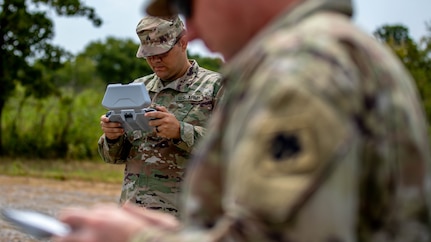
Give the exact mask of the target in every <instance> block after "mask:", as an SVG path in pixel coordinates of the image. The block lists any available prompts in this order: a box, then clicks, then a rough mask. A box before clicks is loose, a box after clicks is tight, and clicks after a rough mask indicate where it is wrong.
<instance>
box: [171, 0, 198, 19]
mask: <svg viewBox="0 0 431 242" xmlns="http://www.w3.org/2000/svg"><path fill="white" fill-rule="evenodd" d="M171 2H172V5H173V6H174V7H175V8H176V9H177V10H178V13H179V14H182V15H184V17H185V18H186V19H188V18H191V17H192V11H193V9H192V5H193V2H192V0H172V1H171Z"/></svg>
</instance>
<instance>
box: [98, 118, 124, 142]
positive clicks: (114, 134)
mask: <svg viewBox="0 0 431 242" xmlns="http://www.w3.org/2000/svg"><path fill="white" fill-rule="evenodd" d="M100 127H101V128H102V131H103V133H104V134H105V137H106V138H108V139H112V140H115V139H118V138H119V137H120V136H122V135H123V134H124V129H123V128H122V127H121V123H119V122H109V118H107V117H106V115H102V116H101V117H100Z"/></svg>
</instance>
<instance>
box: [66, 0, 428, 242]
mask: <svg viewBox="0 0 431 242" xmlns="http://www.w3.org/2000/svg"><path fill="white" fill-rule="evenodd" d="M193 2H194V3H195V4H193V5H187V3H193ZM163 4H173V6H169V7H166V6H165V7H164V8H162V7H163ZM175 9H178V10H179V11H181V12H182V13H183V14H185V15H186V17H187V27H188V30H189V31H190V32H191V33H195V34H196V35H191V36H190V37H191V38H194V37H201V38H202V39H203V40H204V42H205V43H206V44H207V45H208V47H210V48H211V49H212V50H217V51H220V52H221V53H222V54H223V55H224V56H225V57H226V59H227V64H226V67H225V69H224V70H223V71H222V74H223V75H224V76H225V77H226V81H225V82H224V83H225V88H226V92H225V94H224V98H223V101H222V103H221V104H220V105H219V109H218V110H217V111H216V112H215V113H214V114H213V116H212V119H211V122H210V127H211V128H210V130H209V132H208V134H207V135H206V137H205V141H203V142H202V143H201V145H200V146H199V148H198V152H197V154H196V155H195V156H194V159H193V160H192V163H191V164H192V166H191V167H190V168H189V170H188V176H187V179H186V182H185V184H186V188H187V191H186V192H185V202H184V205H185V210H184V213H185V214H184V215H185V217H184V219H183V220H182V222H183V223H181V224H177V225H172V224H171V225H169V223H168V222H169V220H167V219H165V218H160V220H158V221H157V222H155V221H154V220H152V219H142V220H140V221H139V220H137V219H134V218H137V217H135V216H136V215H137V213H136V212H131V209H130V208H122V209H118V208H114V209H112V210H110V211H109V212H106V211H105V210H103V211H100V210H98V209H95V210H93V211H91V210H90V211H91V212H90V213H88V211H86V210H84V211H80V212H73V213H69V214H65V217H63V219H64V221H66V222H68V223H70V224H72V225H74V224H75V225H77V223H76V222H75V220H77V219H80V220H79V221H80V222H83V221H85V222H86V223H87V224H86V226H83V225H82V224H81V227H80V228H82V229H84V231H86V232H88V233H90V234H92V235H93V236H95V237H97V238H100V237H99V236H102V235H104V233H106V232H107V228H109V227H110V226H115V225H113V224H112V223H108V222H106V223H105V224H104V228H100V227H99V228H96V227H95V226H91V222H94V221H99V222H101V223H103V218H101V217H99V216H98V214H97V211H99V212H100V213H101V214H103V215H105V216H107V217H113V216H114V215H117V216H118V217H120V218H122V219H123V220H128V221H130V222H128V223H127V229H129V231H130V230H133V231H132V232H129V233H127V234H128V236H131V237H133V239H130V240H129V241H259V242H260V241H295V242H296V241H301V242H322V241H327V242H329V241H340V242H341V241H343V242H355V241H374V242H393V241H397V242H408V241H431V223H430V218H431V217H430V208H431V204H430V202H431V199H430V198H431V197H430V195H431V191H430V188H431V180H430V178H431V172H430V169H431V167H430V165H431V157H430V149H429V148H430V146H429V141H428V135H427V128H428V126H427V122H426V120H425V118H424V112H423V109H422V107H421V104H420V102H419V99H418V94H417V91H416V88H415V86H414V84H413V81H412V79H411V77H410V76H409V74H408V73H407V72H406V70H405V68H404V67H403V66H402V64H401V63H400V61H399V60H397V58H396V57H394V55H393V54H392V53H391V52H390V51H389V50H388V49H387V48H385V47H383V46H382V45H381V44H379V43H378V42H377V41H376V40H375V39H373V38H372V37H370V36H369V35H367V34H364V33H363V32H362V31H361V30H360V29H358V28H357V27H356V26H354V25H353V24H352V21H351V19H350V18H351V16H352V12H353V10H352V3H351V1H350V0H303V1H294V0H284V1H276V0H274V1H271V0H268V1H262V0H246V1H245V0H218V1H214V0H199V1H197V0H195V1H163V0H155V1H154V2H153V3H152V4H151V5H150V7H149V8H148V9H147V10H148V11H149V13H150V14H156V15H158V14H166V13H167V12H166V11H167V10H171V11H172V10H175ZM162 10H164V11H162ZM255 14H259V16H254V15H255ZM251 16H254V17H253V18H250V17H251ZM236 21H238V22H236ZM208 26H211V28H208ZM262 26H264V27H262ZM205 28H208V29H205ZM214 32H216V33H215V34H214ZM233 33H236V35H232V34H233ZM250 36H252V38H250ZM226 43H230V44H229V45H226ZM120 215H121V216H120ZM139 216H140V217H141V218H142V217H145V216H147V217H149V218H154V217H155V216H154V214H152V213H145V212H142V213H140V215H139ZM162 225H164V226H162ZM117 228H121V226H120V224H118V225H117ZM122 231H126V229H125V228H122ZM137 231H140V233H139V234H137V233H138V232H137ZM76 235H77V234H74V235H72V236H70V237H68V239H73V238H77V237H74V236H76ZM131 237H127V236H125V237H123V238H124V239H125V240H127V239H129V238H131ZM63 241H74V240H63ZM76 241H86V240H85V239H83V240H80V239H77V240H76ZM100 241H101V240H100Z"/></svg>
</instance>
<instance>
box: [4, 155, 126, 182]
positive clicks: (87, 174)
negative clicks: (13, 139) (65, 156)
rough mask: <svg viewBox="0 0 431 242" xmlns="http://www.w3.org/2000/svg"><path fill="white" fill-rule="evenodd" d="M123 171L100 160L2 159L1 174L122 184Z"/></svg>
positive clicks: (119, 167) (117, 166) (120, 167)
mask: <svg viewBox="0 0 431 242" xmlns="http://www.w3.org/2000/svg"><path fill="white" fill-rule="evenodd" d="M123 169H124V166H122V165H112V164H106V163H104V162H103V161H100V160H99V161H64V160H38V159H35V160H28V159H23V158H17V159H11V158H3V157H0V174H2V175H9V176H30V177H39V178H49V179H57V180H83V181H99V182H108V183H121V182H122V180H123Z"/></svg>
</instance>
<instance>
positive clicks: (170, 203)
mask: <svg viewBox="0 0 431 242" xmlns="http://www.w3.org/2000/svg"><path fill="white" fill-rule="evenodd" d="M191 63H192V67H191V68H190V69H189V71H188V72H187V73H186V74H185V75H184V76H183V77H181V78H179V79H177V80H175V81H173V82H171V83H169V84H168V85H166V86H163V84H162V82H161V80H160V78H158V77H157V76H156V75H155V74H152V75H149V76H145V77H142V78H139V79H137V80H135V82H144V83H145V85H146V87H147V89H148V92H149V94H150V97H151V99H152V105H158V106H164V107H166V108H167V109H168V111H169V112H171V113H173V114H174V115H175V117H176V118H177V119H178V121H180V133H181V139H180V140H173V139H167V138H161V137H158V136H156V134H155V133H154V132H153V131H151V132H146V131H141V130H135V131H133V132H129V133H127V134H125V135H124V136H123V137H121V138H120V139H119V141H118V142H116V143H113V144H111V143H108V142H106V139H105V137H104V135H102V137H101V138H100V139H99V153H100V154H101V156H102V158H103V160H104V161H105V162H107V163H113V164H125V171H124V181H123V188H122V192H121V197H120V203H124V202H126V201H131V202H134V203H136V204H137V205H140V206H144V207H147V208H153V209H160V210H162V211H166V212H169V213H172V214H174V215H178V201H179V192H180V184H181V182H182V180H183V176H184V167H185V165H186V163H187V161H188V159H189V156H190V154H191V151H192V149H193V147H194V145H195V144H196V142H197V141H198V140H199V139H200V138H201V137H202V136H203V135H204V133H205V131H206V128H205V127H204V126H205V124H206V122H207V120H208V118H209V116H210V114H211V112H212V111H213V109H214V107H215V105H216V103H217V102H218V99H219V98H220V95H221V76H220V74H219V73H216V72H212V71H209V70H206V69H204V68H201V67H199V65H198V63H196V61H192V62H191Z"/></svg>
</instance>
